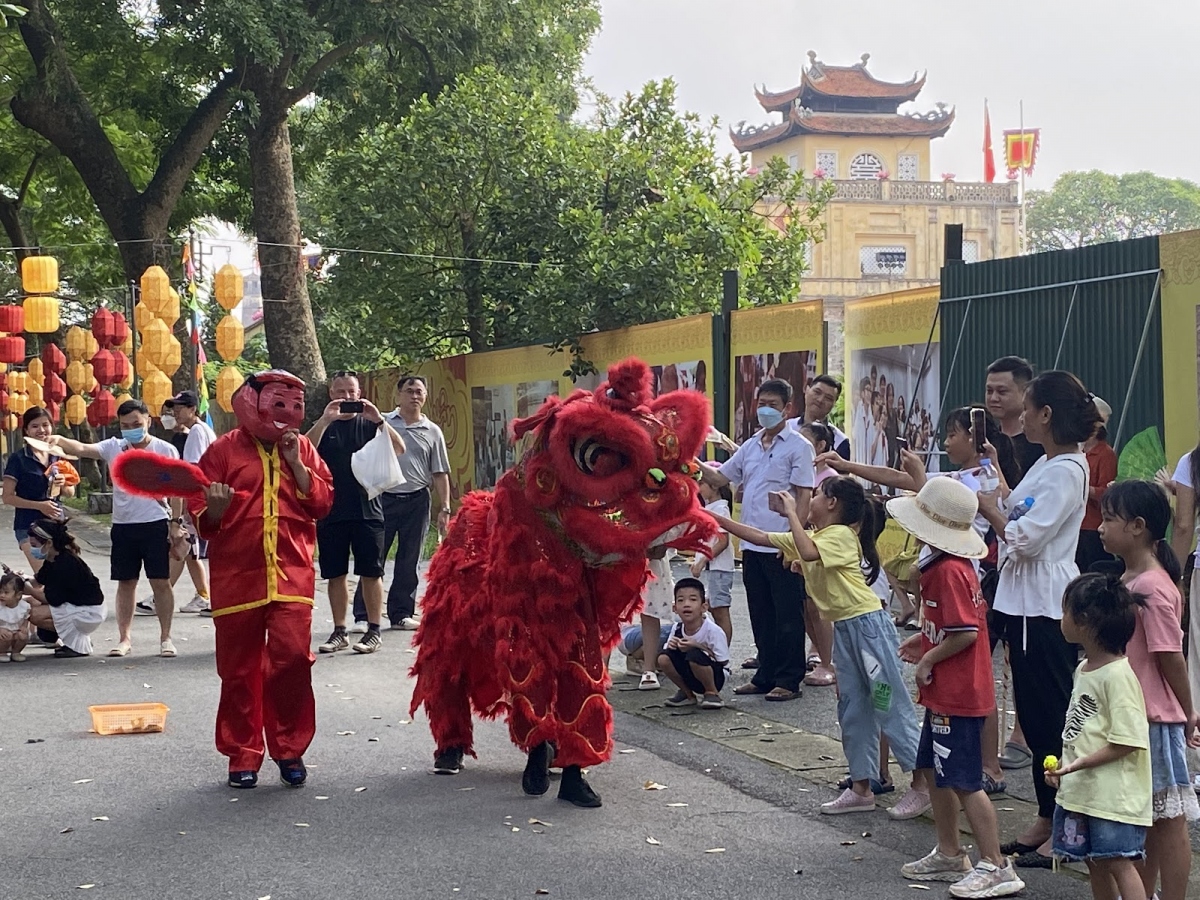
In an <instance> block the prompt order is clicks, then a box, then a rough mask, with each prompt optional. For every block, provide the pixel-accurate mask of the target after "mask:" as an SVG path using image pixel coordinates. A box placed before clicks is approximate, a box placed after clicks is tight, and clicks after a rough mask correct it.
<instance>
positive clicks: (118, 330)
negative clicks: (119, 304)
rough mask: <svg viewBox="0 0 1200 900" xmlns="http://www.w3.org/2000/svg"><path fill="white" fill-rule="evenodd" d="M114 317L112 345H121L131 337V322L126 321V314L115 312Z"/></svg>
mask: <svg viewBox="0 0 1200 900" xmlns="http://www.w3.org/2000/svg"><path fill="white" fill-rule="evenodd" d="M112 317H113V339H112V344H110V346H112V347H120V346H121V345H122V344H123V343H125V341H126V339H127V338H128V337H129V323H128V322H126V321H125V314H124V313H119V312H115V313H113V314H112Z"/></svg>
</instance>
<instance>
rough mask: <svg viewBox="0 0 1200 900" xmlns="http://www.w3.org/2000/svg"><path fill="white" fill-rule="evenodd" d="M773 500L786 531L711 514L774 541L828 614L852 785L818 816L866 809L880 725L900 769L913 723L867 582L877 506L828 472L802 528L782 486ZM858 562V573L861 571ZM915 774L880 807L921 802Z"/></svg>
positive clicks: (750, 537)
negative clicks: (809, 528) (896, 795)
mask: <svg viewBox="0 0 1200 900" xmlns="http://www.w3.org/2000/svg"><path fill="white" fill-rule="evenodd" d="M771 503H772V507H773V508H775V509H776V511H778V512H781V513H783V514H784V515H786V516H787V520H788V525H789V526H790V528H791V531H790V532H779V533H768V532H764V531H761V530H759V529H757V528H749V527H747V526H745V525H743V524H741V523H739V522H734V521H732V520H730V519H725V518H723V517H716V516H714V518H716V519H717V522H718V524H720V526H721V527H722V528H723V529H725V530H726V531H728V532H729V533H730V534H734V535H737V536H738V537H739V538H741V539H742V540H745V541H749V542H750V543H753V544H757V545H759V546H768V545H770V546H773V547H777V548H779V550H780V551H782V555H783V564H784V565H791V566H793V568H794V567H796V566H798V567H799V568H800V570H801V571H802V572H803V573H804V580H805V585H806V588H807V590H808V593H809V595H810V596H811V597H812V598H813V600H814V602H815V603H816V605H817V609H818V610H820V612H821V616H822V617H823V618H825V619H826V620H828V621H830V622H832V623H833V662H834V665H835V667H836V668H837V673H838V722H839V724H840V725H841V729H842V749H843V751H844V752H845V754H846V759H847V761H848V762H849V764H850V780H851V786H850V787H849V788H846V789H845V791H843V792H842V794H841V796H839V797H838V798H837V799H836V800H832V801H830V802H829V803H825V804H823V805H822V806H821V812H822V813H824V814H826V815H842V814H845V813H855V812H869V811H871V810H873V809H875V795H874V794H872V793H871V778H872V777H874V776H875V775H876V773H877V772H878V769H879V733H880V732H883V734H884V736H886V737H887V739H888V740H889V741H890V742H891V747H892V753H893V754H894V755H895V757H896V761H897V762H898V763H899V764H900V767H901V768H902V769H903V770H904V771H905V772H911V771H913V769H915V768H916V762H917V743H918V741H919V739H920V736H921V734H920V726H919V723H918V719H917V710H916V707H915V706H914V705H913V701H912V697H911V696H909V693H908V688H907V686H906V685H905V683H904V678H903V675H902V673H901V670H900V659H899V655H898V653H899V646H900V642H899V638H898V637H897V634H896V626H895V624H894V623H893V622H892V619H891V616H889V615H888V613H887V612H886V611H885V610H884V609H883V607H882V605H881V604H880V602H879V597H877V596H876V595H875V592H874V591H872V590H871V588H870V587H869V586H868V582H869V581H874V580H875V577H876V576H877V575H878V574H879V554H878V552H877V551H876V549H875V539H876V537H877V536H878V535H879V532H880V531H881V530H882V525H883V513H882V511H881V510H879V509H878V508H877V507H876V506H875V505H874V503H873V502H872V501H871V500H870V499H868V497H867V496H866V493H865V492H864V491H863V489H862V485H860V484H859V483H858V482H857V481H855V480H854V479H853V478H847V477H845V476H840V477H837V478H829V479H826V480H825V481H823V482H821V484H820V485H819V486H818V487H817V488H816V490H814V491H813V497H812V502H811V504H810V505H809V520H810V522H811V524H812V525H813V527H814V528H815V531H813V532H811V533H810V532H807V531H805V530H804V524H803V523H802V522H801V521H800V517H799V514H798V513H797V511H796V501H795V498H794V497H793V496H792V495H791V494H790V493H787V492H780V493H777V494H772V495H771ZM864 569H865V570H866V571H865V574H864ZM923 785H924V782H922V781H920V780H918V781H917V782H916V783H915V784H914V786H913V789H912V790H910V791H909V792H908V793H907V794H905V795H904V796H903V797H902V798H901V799H900V802H899V803H897V804H896V806H895V807H894V808H893V809H891V810H889V811H888V812H889V815H891V816H892V817H893V818H897V819H910V818H915V817H916V816H919V815H921V814H922V813H923V812H925V811H927V810H928V809H929V808H930V801H929V792H928V790H926V789H922V788H923Z"/></svg>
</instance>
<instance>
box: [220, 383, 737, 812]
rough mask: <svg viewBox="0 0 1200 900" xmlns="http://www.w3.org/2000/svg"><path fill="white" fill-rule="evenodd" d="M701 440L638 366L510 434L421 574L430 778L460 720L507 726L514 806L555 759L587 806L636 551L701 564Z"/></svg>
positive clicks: (696, 411) (605, 729)
mask: <svg viewBox="0 0 1200 900" xmlns="http://www.w3.org/2000/svg"><path fill="white" fill-rule="evenodd" d="M707 428H708V401H707V400H706V399H705V398H704V396H703V395H702V394H699V393H697V392H695V391H674V392H672V393H670V394H666V395H664V396H662V397H659V398H658V399H656V400H653V399H651V382H650V372H649V370H648V369H647V367H646V365H645V363H643V362H641V361H639V360H627V361H626V362H623V363H619V364H617V365H615V366H613V367H612V368H611V369H610V370H609V373H608V381H607V382H605V383H604V384H602V385H601V386H600V387H599V388H598V389H597V390H596V391H595V392H594V393H589V392H586V391H576V392H575V393H574V394H573V395H572V396H570V397H569V398H567V399H566V400H561V399H559V398H558V397H551V398H549V399H548V400H546V402H545V403H544V404H543V406H542V408H541V409H540V410H539V411H538V412H537V413H536V414H535V415H533V416H531V417H529V418H527V419H520V420H517V421H515V422H514V423H513V433H514V436H515V437H516V438H517V439H518V440H519V439H520V438H522V437H524V436H526V435H531V436H532V443H531V445H530V446H529V449H528V450H527V451H526V452H525V453H524V455H523V457H522V458H521V460H520V462H519V463H518V464H517V466H516V467H515V468H514V469H513V470H511V471H509V472H507V473H506V474H505V475H504V476H503V477H502V478H501V479H500V482H499V484H497V485H496V489H495V491H494V493H483V492H475V493H472V494H469V495H468V496H467V497H465V498H464V500H463V504H462V508H461V509H460V510H459V512H458V514H457V515H456V516H455V518H454V520H453V522H452V523H451V525H450V529H449V533H448V534H447V536H446V539H445V540H444V541H443V543H442V545H441V547H440V549H439V550H438V551H437V553H436V554H435V555H434V557H433V561H432V563H431V565H430V570H429V589H428V590H427V592H426V594H425V598H424V600H423V602H422V611H423V615H422V618H421V627H420V629H419V630H418V632H417V635H416V640H415V644H416V646H417V648H418V655H417V660H416V663H415V665H414V666H413V668H412V674H413V675H414V676H415V677H416V678H417V684H416V688H415V690H414V692H413V701H412V707H411V711H412V712H415V711H416V709H417V708H418V707H419V706H421V705H422V704H424V706H425V710H426V713H427V714H428V716H429V721H430V727H431V730H432V732H433V737H434V740H435V741H436V743H437V755H436V760H435V763H434V768H435V771H438V772H440V773H445V774H452V773H454V772H457V771H459V768H460V766H461V762H462V758H463V754H469V755H471V756H474V755H475V753H474V747H473V737H472V726H471V713H472V710H474V712H475V713H476V714H477V715H479V716H482V717H484V718H495V717H498V716H500V715H506V716H507V718H508V725H509V733H510V735H511V737H512V740H513V743H515V744H516V745H517V746H518V747H520V748H521V749H522V750H524V751H526V752H527V753H528V754H529V760H528V765H527V766H526V769H525V774H524V777H523V778H522V787H523V788H524V790H525V791H526V793H529V794H544V793H545V792H546V791H547V790H548V789H549V769H550V764H551V762H552V760H554V759H557V764H558V765H561V766H562V767H563V779H562V783H561V786H560V790H559V795H558V796H559V797H560V798H561V799H564V800H568V801H570V802H572V803H575V804H576V805H578V806H585V807H589V806H591V807H594V806H599V805H600V798H599V797H598V796H597V795H596V794H595V793H594V792H593V791H592V790H591V788H590V787H589V786H588V784H587V782H586V781H584V780H583V777H582V772H581V767H583V766H590V765H595V764H597V763H600V762H604V761H605V760H607V759H608V758H609V756H610V755H611V753H612V709H611V708H610V707H609V705H608V701H607V700H606V699H605V696H604V695H605V690H606V689H607V687H608V685H609V678H608V673H607V671H606V670H605V667H604V655H605V653H606V651H608V650H610V649H611V648H612V647H613V646H614V645H615V643H616V642H617V640H618V638H619V637H620V632H619V629H620V624H621V623H622V622H625V621H628V620H629V619H630V617H631V616H632V615H633V614H634V613H635V612H636V611H637V609H638V606H639V604H640V602H641V591H642V587H643V585H644V584H645V582H646V578H647V566H646V553H647V551H648V550H650V549H651V548H652V547H654V546H661V545H663V544H667V545H669V546H672V547H675V548H678V549H683V550H699V551H701V552H707V541H708V540H709V539H710V538H711V537H712V536H713V535H714V533H715V526H714V525H713V523H712V520H711V519H710V518H709V517H708V516H707V515H705V514H704V512H703V511H702V508H701V505H700V502H699V499H698V491H697V483H696V482H697V479H698V477H699V471H700V468H699V463H698V462H697V461H696V456H697V454H698V453H699V452H700V449H701V447H702V446H703V443H704V435H705V433H706V431H707ZM214 593H215V591H214Z"/></svg>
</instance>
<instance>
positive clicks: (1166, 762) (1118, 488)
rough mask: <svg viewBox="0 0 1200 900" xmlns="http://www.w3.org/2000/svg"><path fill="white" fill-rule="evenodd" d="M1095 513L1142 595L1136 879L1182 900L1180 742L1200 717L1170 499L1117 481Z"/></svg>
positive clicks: (1135, 649) (1184, 797)
mask: <svg viewBox="0 0 1200 900" xmlns="http://www.w3.org/2000/svg"><path fill="white" fill-rule="evenodd" d="M1100 512H1101V516H1102V519H1101V522H1100V540H1101V541H1102V542H1103V543H1104V549H1105V550H1107V551H1108V552H1109V553H1112V554H1113V555H1115V556H1118V557H1120V558H1121V559H1122V560H1123V561H1124V563H1125V574H1124V575H1123V576H1122V579H1121V580H1122V581H1124V582H1125V586H1126V587H1128V588H1129V590H1130V592H1131V593H1133V594H1134V595H1135V596H1140V597H1142V598H1143V600H1144V604H1143V605H1142V606H1141V607H1140V608H1139V609H1138V611H1137V625H1136V627H1135V629H1134V632H1133V638H1132V639H1131V640H1130V641H1129V644H1128V646H1127V647H1126V648H1125V654H1126V656H1128V658H1129V665H1130V666H1132V667H1133V672H1134V674H1135V675H1137V679H1138V681H1140V682H1141V684H1142V694H1143V695H1144V696H1145V698H1146V717H1147V718H1148V719H1149V720H1150V774H1151V781H1152V783H1153V789H1154V804H1153V805H1154V824H1153V825H1152V826H1151V828H1150V829H1149V831H1147V832H1146V864H1145V866H1144V867H1143V869H1142V880H1143V882H1144V884H1145V888H1146V896H1147V897H1150V896H1153V894H1154V891H1155V887H1156V884H1157V882H1158V880H1159V878H1160V876H1161V879H1162V888H1161V890H1160V891H1159V897H1160V898H1161V900H1184V896H1185V895H1186V893H1187V885H1188V872H1189V870H1190V868H1191V861H1192V853H1191V844H1190V843H1189V841H1188V822H1189V821H1191V820H1195V819H1197V818H1200V806H1198V805H1197V802H1196V793H1195V791H1193V790H1192V786H1191V783H1190V779H1189V777H1188V767H1187V753H1186V748H1187V747H1188V745H1191V746H1192V747H1197V746H1200V731H1197V727H1198V726H1200V715H1198V714H1197V713H1196V710H1195V706H1194V705H1193V704H1194V698H1193V697H1192V692H1191V689H1190V686H1189V684H1188V675H1187V665H1186V663H1185V662H1184V658H1183V629H1182V628H1181V627H1180V619H1181V617H1182V615H1183V600H1182V598H1181V597H1180V594H1179V588H1178V587H1177V586H1176V585H1177V584H1178V582H1179V561H1178V560H1177V559H1176V558H1175V553H1174V552H1173V551H1172V550H1171V547H1170V545H1169V544H1167V541H1166V536H1167V527H1168V526H1169V525H1170V524H1171V503H1170V501H1169V500H1168V499H1167V495H1166V494H1165V493H1164V492H1163V490H1162V488H1160V487H1159V486H1158V485H1156V484H1152V483H1151V482H1149V481H1122V482H1119V483H1117V484H1114V485H1113V486H1112V487H1110V488H1109V489H1108V491H1107V492H1105V494H1104V497H1103V498H1102V499H1101V501H1100Z"/></svg>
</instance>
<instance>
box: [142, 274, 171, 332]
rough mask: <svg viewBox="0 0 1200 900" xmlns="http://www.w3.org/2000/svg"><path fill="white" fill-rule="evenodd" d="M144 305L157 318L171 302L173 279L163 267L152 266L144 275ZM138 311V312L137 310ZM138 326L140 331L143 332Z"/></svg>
mask: <svg viewBox="0 0 1200 900" xmlns="http://www.w3.org/2000/svg"><path fill="white" fill-rule="evenodd" d="M140 286H141V289H142V303H145V304H146V307H147V308H148V309H149V310H150V312H152V313H154V314H155V315H156V316H157V315H159V314H160V313H161V311H162V309H163V308H164V307H165V306H166V305H167V304H168V303H169V302H170V299H171V279H170V278H169V277H167V273H166V272H164V271H163V267H162V266H151V267H150V268H148V269H147V270H146V271H145V272H144V273H143V274H142V280H141V285H140ZM135 311H136V310H135ZM141 327H142V326H141V324H140V323H139V324H138V330H141Z"/></svg>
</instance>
